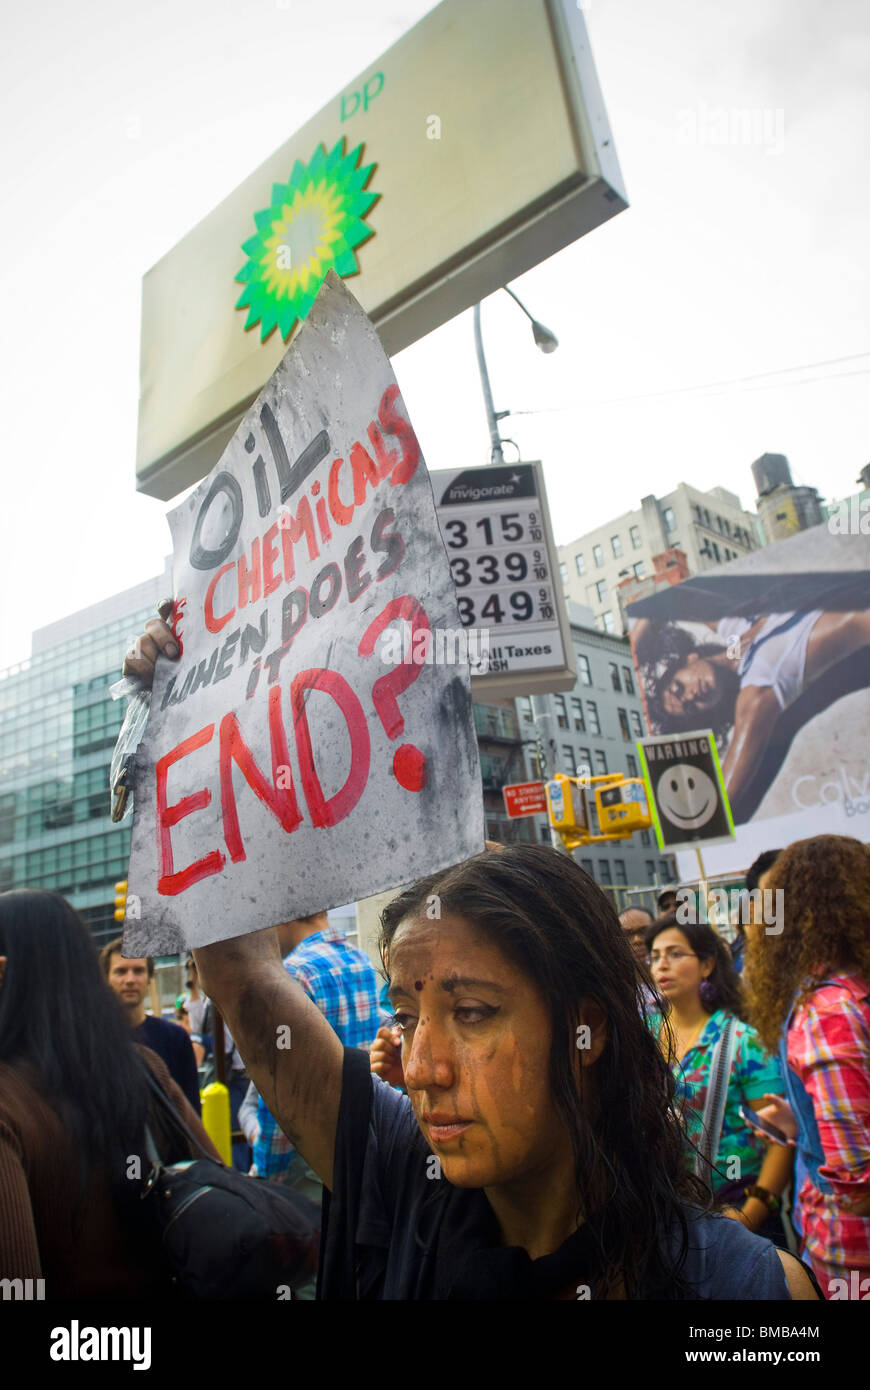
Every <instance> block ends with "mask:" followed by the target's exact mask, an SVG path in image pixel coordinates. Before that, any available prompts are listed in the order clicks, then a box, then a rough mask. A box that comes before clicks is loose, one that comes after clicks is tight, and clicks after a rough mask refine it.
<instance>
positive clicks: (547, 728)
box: [474, 285, 570, 854]
mask: <svg viewBox="0 0 870 1390" xmlns="http://www.w3.org/2000/svg"><path fill="white" fill-rule="evenodd" d="M503 288H504V289H505V290H507V293H508V294H509V295H510V297H511V299H514V300H516V302H517V304H519V305H520V308H521V309H522V311H523V313H524V314H525V315H526V317H527V318H528V319H530V320H531V322H532V324H533V326H536V327H537V326H538V325H537V323H536V320H535V319H533V318H532V316H531V314H530V313H529V311H528V309H527V308H526V306H525V305H524V304H520V301H519V300H518V299H517V297H516V295H515V294H514V292H513V290H509V289H507V286H506V285H505V286H503ZM548 336H549V337H550V338H551V339H552V343H553V344H554V345H555V342H556V339H555V338H554V337H552V335H548ZM535 341H536V342H537V341H538V334H537V332H536V334H535ZM474 345H475V347H476V349H477V365H478V368H479V370H480V384H481V387H482V388H483V403H484V408H485V410H486V423H487V425H488V426H489V438H490V444H491V452H490V464H493V463H504V451H503V449H502V439H501V435H500V433H499V428H498V416H497V415H496V413H495V405H494V403H493V399H492V387H491V386H490V383H489V370H488V368H487V365H486V354H485V353H484V350H483V334H482V333H481V330H480V305H479V304H475V306H474ZM539 346H540V344H539ZM546 350H547V351H552V348H550V347H548V348H547V349H546ZM505 413H508V412H505ZM531 702H532V720H533V722H534V727H535V738H536V740H537V745H538V766H539V768H540V771H541V780H542V781H544V782H546V781H547V779H548V777H549V776H550V768H551V767H552V770H553V772H555V771H556V769H557V767H558V761H557V756H556V740H555V738H554V736H553V716H552V715H551V714H550V712H549V711H548V709H547V706H546V705H545V704H544V702H543V701H542V699H541V697H540V695H532V696H531ZM550 843H551V845H552V846H553V848H554V849H558V850H562V851H563V853H565V854H570V851H569V850H567V849H566V848H565V845H564V844H563V842H562V837H561V836H560V834H559V832H558V831H557V830H554V829H553V827H552V826H550Z"/></svg>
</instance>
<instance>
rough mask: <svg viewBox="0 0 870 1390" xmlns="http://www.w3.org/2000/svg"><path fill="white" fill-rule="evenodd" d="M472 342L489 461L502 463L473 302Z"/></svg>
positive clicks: (478, 315) (477, 311)
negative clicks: (489, 447)
mask: <svg viewBox="0 0 870 1390" xmlns="http://www.w3.org/2000/svg"><path fill="white" fill-rule="evenodd" d="M474 344H475V347H476V348H477V366H478V369H479V371H480V384H481V386H482V387H483V402H484V405H485V407H486V423H487V425H488V426H489V438H490V443H491V446H492V447H491V451H490V455H489V461H490V463H504V452H503V450H502V447H501V435H500V434H499V431H498V419H497V417H496V413H495V406H494V405H493V403H492V387H491V386H490V384H489V372H488V371H487V367H486V356H485V355H484V351H483V335H482V334H481V331H480V305H479V304H475V306H474Z"/></svg>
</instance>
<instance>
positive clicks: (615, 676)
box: [608, 661, 622, 690]
mask: <svg viewBox="0 0 870 1390" xmlns="http://www.w3.org/2000/svg"><path fill="white" fill-rule="evenodd" d="M608 665H609V667H610V683H611V685H612V686H613V688H614V690H621V689H622V685H621V684H620V680H619V667H618V666H617V664H616V662H615V661H610V662H608Z"/></svg>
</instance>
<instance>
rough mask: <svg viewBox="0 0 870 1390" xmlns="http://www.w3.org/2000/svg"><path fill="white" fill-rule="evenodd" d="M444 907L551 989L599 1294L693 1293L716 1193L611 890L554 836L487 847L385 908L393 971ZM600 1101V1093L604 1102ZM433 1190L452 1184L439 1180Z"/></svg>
mask: <svg viewBox="0 0 870 1390" xmlns="http://www.w3.org/2000/svg"><path fill="white" fill-rule="evenodd" d="M436 894H437V896H438V899H439V900H440V910H441V912H442V914H444V915H447V914H450V915H454V916H456V917H460V918H462V919H463V920H464V921H466V922H468V923H469V924H470V925H472V926H474V927H475V928H477V929H478V930H479V931H481V932H483V933H484V934H485V935H486V936H487V938H488V939H489V940H490V941H491V942H492V943H493V944H494V945H495V946H497V947H498V949H499V950H500V951H502V952H503V953H504V955H505V956H506V957H507V958H508V959H509V960H510V961H512V962H513V964H514V965H515V966H516V967H517V968H518V969H519V970H521V971H522V973H523V974H524V975H525V976H526V977H528V978H529V979H530V980H532V981H533V982H534V984H535V985H536V986H537V988H538V990H539V991H540V993H541V995H542V996H543V997H544V998H545V999H546V1001H547V1005H548V1007H549V1008H550V1009H551V1011H552V1017H553V1043H552V1049H551V1053H550V1069H549V1070H550V1085H551V1093H552V1096H553V1101H554V1104H555V1106H556V1109H557V1111H558V1113H559V1114H560V1116H561V1118H562V1120H563V1122H564V1124H565V1126H566V1128H567V1130H568V1132H569V1134H570V1137H571V1145H572V1149H573V1155H574V1177H575V1184H576V1193H577V1204H578V1205H577V1211H578V1220H579V1219H581V1218H582V1219H584V1221H585V1224H586V1225H587V1227H588V1228H590V1229H591V1230H592V1232H593V1235H594V1238H595V1241H596V1244H597V1248H598V1251H599V1255H600V1267H601V1275H600V1278H599V1281H598V1284H597V1285H596V1288H595V1289H594V1290H593V1294H594V1296H596V1297H597V1296H601V1295H602V1294H604V1295H606V1294H607V1292H608V1291H612V1290H613V1289H614V1288H616V1287H618V1285H619V1281H620V1279H624V1281H625V1296H626V1297H628V1298H651V1297H655V1298H675V1297H679V1298H687V1297H692V1291H691V1290H689V1289H687V1287H686V1286H685V1285H684V1283H683V1282H682V1280H681V1278H680V1268H681V1266H682V1264H683V1261H684V1259H685V1254H686V1250H687V1242H688V1225H687V1213H686V1209H685V1205H684V1204H685V1203H693V1202H695V1203H698V1204H699V1205H701V1204H703V1203H704V1200H705V1192H704V1189H703V1188H702V1187H701V1185H700V1184H699V1183H698V1182H697V1180H696V1179H694V1178H693V1177H692V1176H691V1174H690V1172H689V1168H688V1164H687V1160H686V1153H685V1149H684V1140H683V1134H682V1132H681V1129H680V1125H679V1120H678V1117H677V1111H676V1108H675V1102H674V1085H675V1083H674V1079H673V1077H672V1074H671V1071H670V1068H669V1067H668V1065H667V1062H666V1061H665V1058H664V1057H663V1055H662V1052H661V1049H660V1048H659V1045H658V1042H657V1041H656V1039H655V1037H654V1036H653V1033H652V1032H651V1030H650V1028H649V1027H648V1025H647V1021H646V1010H647V1009H648V1008H649V1007H650V1006H649V1005H648V1004H647V1002H646V996H645V991H644V983H645V977H644V974H643V973H642V972H641V971H639V970H638V968H637V965H636V963H635V960H634V957H633V955H632V952H631V949H630V947H629V945H628V941H627V940H626V937H625V934H624V932H623V931H622V928H621V927H620V925H619V921H618V919H617V916H616V912H615V910H614V908H613V905H612V903H611V902H610V899H609V898H608V897H607V895H606V894H605V893H603V892H602V891H601V889H600V888H599V887H598V886H597V884H596V883H595V882H594V881H593V880H592V879H591V878H590V877H589V876H588V875H587V874H585V873H584V872H583V870H582V869H581V868H580V866H579V864H577V863H576V862H575V861H574V860H573V859H571V858H568V857H566V856H565V855H564V854H560V853H558V852H557V851H556V850H554V849H550V848H548V847H546V846H543V845H510V846H507V847H505V848H504V849H502V850H500V851H490V852H488V853H485V854H480V855H477V856H476V857H475V858H474V859H470V860H468V862H467V863H464V864H460V865H458V866H457V867H456V868H452V869H447V870H444V871H443V872H441V873H436V874H432V875H430V876H429V877H428V878H425V879H423V880H422V881H421V882H419V883H417V884H415V885H414V886H413V887H411V888H407V889H406V890H405V891H404V892H403V893H401V894H400V895H399V896H398V897H397V898H395V899H394V900H393V901H392V902H391V903H390V904H389V905H388V906H387V908H386V909H385V910H384V912H383V914H382V918H381V923H382V932H381V943H380V945H381V957H382V960H383V962H384V967H385V970H387V973H389V968H388V962H389V951H390V944H391V942H392V940H393V936H394V934H395V932H396V929H397V928H398V926H399V923H400V922H402V921H403V920H404V919H406V918H414V917H420V918H422V917H424V914H425V910H426V906H427V902H428V901H429V900H430V899H431V898H432V896H433V895H436ZM583 999H592V1000H594V1001H595V1002H596V1003H597V1004H598V1005H599V1006H600V1007H601V1009H602V1010H603V1012H604V1014H605V1017H606V1019H607V1042H606V1044H605V1047H604V1050H603V1052H602V1054H601V1056H600V1057H599V1058H598V1059H597V1061H596V1062H595V1064H594V1066H593V1067H591V1068H585V1067H580V1066H579V1065H578V1054H577V1049H576V1037H577V1027H578V1024H579V1023H580V1021H581V1020H580V1003H581V1000H583ZM598 1102H600V1103H598ZM432 1187H433V1200H438V1199H439V1198H438V1192H439V1191H440V1190H441V1189H442V1188H443V1187H444V1184H441V1183H433V1184H432Z"/></svg>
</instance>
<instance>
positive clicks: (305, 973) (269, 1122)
mask: <svg viewBox="0 0 870 1390" xmlns="http://www.w3.org/2000/svg"><path fill="white" fill-rule="evenodd" d="M284 968H285V969H286V970H287V971H289V973H290V974H291V975H292V976H293V978H294V980H296V981H297V983H298V984H300V985H301V986H302V988H303V989H304V990H305V993H306V994H307V995H308V997H309V999H311V1000H312V1002H313V1003H315V1004H316V1005H317V1007H318V1009H319V1010H320V1012H321V1013H322V1014H323V1015H324V1016H325V1018H326V1021H327V1022H328V1023H329V1024H331V1026H332V1028H333V1029H334V1030H335V1032H336V1033H337V1034H338V1037H339V1039H340V1041H341V1042H342V1043H343V1044H344V1045H345V1047H362V1048H368V1047H370V1046H371V1044H372V1043H373V1042H374V1039H375V1034H376V1033H377V1031H378V1029H379V1028H380V1026H381V1022H382V1020H383V1017H384V1013H383V1011H382V1010H381V1008H380V1006H379V1004H378V990H379V982H378V977H377V975H376V974H375V970H374V967H373V965H372V963H371V961H370V960H369V958H368V956H367V955H365V953H364V952H363V951H359V950H357V948H356V947H355V946H351V945H349V944H348V942H347V941H346V940H345V938H344V936H343V935H342V934H341V932H340V931H337V930H336V928H335V927H332V926H330V927H327V928H325V929H324V930H323V931H318V932H314V933H313V934H312V935H311V936H306V937H305V939H304V941H301V942H300V943H299V945H298V946H296V947H295V948H294V949H293V950H292V951H291V952H290V954H289V956H286V957H285V959H284ZM257 1124H258V1125H259V1128H260V1133H259V1137H258V1139H257V1141H256V1143H255V1144H254V1163H255V1165H256V1168H257V1173H258V1175H259V1176H260V1177H261V1178H271V1177H275V1176H276V1174H278V1173H283V1172H285V1171H286V1170H287V1169H288V1168H289V1167H290V1164H291V1162H292V1160H293V1155H294V1154H295V1152H296V1150H295V1149H294V1148H293V1145H292V1144H291V1143H290V1140H289V1139H288V1138H287V1137H286V1135H285V1134H284V1133H283V1131H282V1130H281V1128H280V1127H279V1125H278V1121H277V1120H276V1119H275V1118H274V1116H273V1115H272V1113H271V1111H270V1110H268V1109H267V1108H266V1104H265V1102H264V1101H263V1099H262V1097H260V1099H259V1100H258V1103H257Z"/></svg>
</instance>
